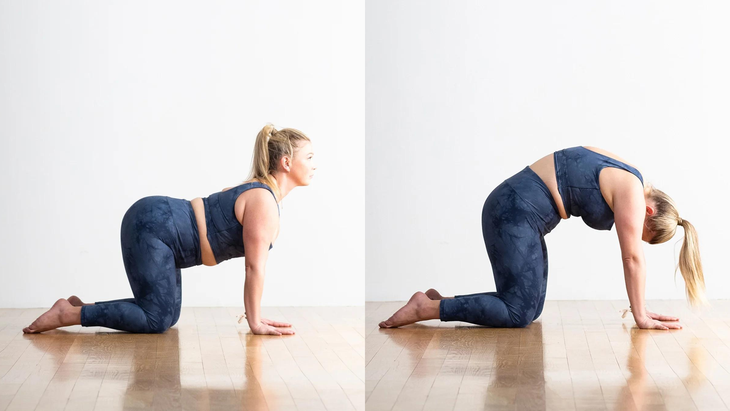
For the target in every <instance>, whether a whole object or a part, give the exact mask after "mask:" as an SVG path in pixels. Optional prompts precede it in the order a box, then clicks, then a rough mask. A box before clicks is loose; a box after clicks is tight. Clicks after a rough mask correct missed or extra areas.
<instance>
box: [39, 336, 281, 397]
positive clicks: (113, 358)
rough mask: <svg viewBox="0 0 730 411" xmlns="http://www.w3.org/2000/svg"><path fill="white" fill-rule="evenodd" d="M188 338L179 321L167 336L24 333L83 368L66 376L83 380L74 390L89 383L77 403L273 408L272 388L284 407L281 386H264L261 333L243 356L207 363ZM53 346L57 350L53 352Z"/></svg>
mask: <svg viewBox="0 0 730 411" xmlns="http://www.w3.org/2000/svg"><path fill="white" fill-rule="evenodd" d="M186 337H189V338H181V333H180V330H179V329H178V328H176V327H173V328H170V329H169V330H167V331H166V332H165V333H163V334H129V333H123V332H98V333H75V332H68V331H64V330H54V331H52V332H48V333H44V334H42V335H33V336H26V337H25V338H27V339H29V340H30V341H31V343H32V345H33V346H34V347H35V348H36V349H38V350H41V351H46V355H47V356H51V357H52V361H53V362H54V363H56V364H58V365H59V366H61V368H63V367H64V366H66V367H67V368H68V369H72V368H74V367H71V366H73V365H75V366H76V367H75V368H76V369H77V371H78V372H76V373H74V372H69V373H67V376H68V378H69V379H74V380H77V383H76V386H75V388H74V389H75V390H77V388H78V389H82V388H83V387H86V388H83V389H84V390H85V391H86V392H85V395H86V397H87V398H86V399H84V398H82V394H81V393H76V395H74V393H72V394H71V398H70V399H69V401H70V402H71V403H73V402H74V401H79V402H83V403H85V404H86V405H91V404H89V400H95V401H96V404H95V407H96V409H123V410H132V409H135V410H137V409H142V408H151V409H155V410H168V409H171V410H180V409H191V410H192V409H196V410H197V409H211V410H234V409H246V410H249V409H250V410H268V409H270V408H269V406H268V405H267V401H266V397H267V394H269V395H268V396H269V397H270V401H273V402H274V404H272V405H274V408H279V407H276V400H277V397H278V395H277V393H276V392H275V389H274V390H272V392H269V393H267V391H266V390H265V389H262V387H261V385H260V384H259V381H261V380H265V379H266V375H264V372H263V371H262V363H263V362H265V361H266V358H267V355H266V354H265V353H262V347H263V339H262V338H260V337H254V336H243V337H242V338H245V339H246V341H245V347H244V349H245V356H243V355H242V356H241V358H233V359H228V358H226V359H224V360H223V361H220V362H217V361H211V362H207V361H206V362H202V361H201V360H200V359H201V353H200V343H199V341H198V336H197V335H196V334H190V335H189V336H186ZM49 344H52V345H53V347H58V348H55V349H50V350H49V349H48V348H49ZM61 347H65V349H64V348H61ZM59 348H60V349H59ZM44 358H45V357H44ZM61 368H59V369H61ZM61 375H64V374H63V373H62V374H61ZM93 387H97V390H96V391H97V392H96V393H94V392H93V389H92V388H93ZM87 388H88V389H87ZM274 388H276V387H274ZM285 389H286V388H285ZM93 408H94V407H91V409H93Z"/></svg>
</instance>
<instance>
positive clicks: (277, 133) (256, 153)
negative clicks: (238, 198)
mask: <svg viewBox="0 0 730 411" xmlns="http://www.w3.org/2000/svg"><path fill="white" fill-rule="evenodd" d="M299 141H310V140H309V137H307V136H305V135H304V133H302V132H301V131H299V130H295V129H293V128H283V129H281V130H277V129H276V128H274V126H273V125H272V124H267V125H265V126H264V128H262V129H261V131H259V134H258V135H257V136H256V143H255V144H254V150H253V159H252V160H251V172H250V173H249V175H248V180H253V181H258V182H259V183H263V184H266V185H267V186H269V187H271V190H272V191H273V192H274V194H275V195H276V199H277V201H278V200H279V198H280V197H281V193H280V191H279V185H278V184H277V183H276V178H274V176H273V173H274V172H276V171H277V167H278V164H279V160H281V158H282V157H284V156H288V157H290V158H293V157H294V151H295V148H296V146H295V143H297V142H299Z"/></svg>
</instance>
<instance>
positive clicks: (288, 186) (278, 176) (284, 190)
mask: <svg viewBox="0 0 730 411" xmlns="http://www.w3.org/2000/svg"><path fill="white" fill-rule="evenodd" d="M271 175H272V176H273V177H274V180H276V185H277V186H278V187H279V202H281V200H283V199H284V197H286V195H287V194H289V192H290V191H292V190H293V189H294V187H296V186H297V185H296V184H295V183H294V182H293V181H292V180H290V179H289V178H288V177H287V175H286V174H284V173H281V172H278V171H277V172H275V173H273V174H271Z"/></svg>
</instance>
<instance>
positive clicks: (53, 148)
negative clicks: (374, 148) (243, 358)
mask: <svg viewBox="0 0 730 411" xmlns="http://www.w3.org/2000/svg"><path fill="white" fill-rule="evenodd" d="M364 35H365V34H364V3H363V2H362V1H348V2H340V1H336V0H332V1H309V2H306V3H303V2H299V1H293V0H292V1H277V2H272V1H255V2H254V1H246V2H238V1H222V2H212V3H211V2H189V1H186V2H179V1H164V2H160V1H156V2H141V1H137V2H111V1H102V2H98V1H87V2H78V1H77V2H64V3H55V2H47V1H43V2H39V1H23V2H18V1H13V2H11V1H3V2H0V137H1V138H2V150H0V167H1V168H0V170H1V171H2V175H3V177H2V180H0V181H2V183H1V184H2V186H0V189H1V190H2V194H3V202H2V205H1V206H0V207H2V208H1V209H0V211H1V212H0V224H1V226H2V231H1V232H0V246H1V247H2V259H0V278H2V287H0V307H42V306H50V305H51V304H52V303H53V302H54V301H55V300H56V299H57V298H59V297H67V296H68V295H70V294H72V293H73V294H77V295H78V296H80V297H81V298H82V299H84V300H89V301H98V300H105V299H113V298H125V297H131V296H132V293H131V289H130V287H129V284H128V282H127V278H126V274H125V271H124V266H123V263H122V258H121V247H120V241H119V229H120V224H121V220H122V216H123V215H124V213H125V211H126V210H127V208H128V207H129V206H130V205H132V203H134V202H135V201H136V200H137V199H139V198H141V197H144V196H147V195H167V196H171V197H176V198H185V199H188V200H189V199H192V198H194V197H198V196H208V195H210V194H211V193H214V192H216V191H219V190H220V189H222V188H223V187H227V186H231V185H235V184H238V183H240V182H241V181H242V180H243V179H245V177H246V176H247V174H248V170H249V165H250V160H251V151H252V148H253V144H254V139H255V137H256V133H257V132H258V131H259V130H260V129H261V128H262V127H263V126H264V125H265V124H266V123H267V122H272V123H274V124H275V125H276V126H277V127H279V128H281V127H295V128H298V129H300V130H302V131H304V132H305V133H307V134H308V135H309V136H310V137H311V138H312V139H313V142H314V147H315V150H316V157H315V158H316V159H317V162H318V166H319V169H318V174H317V176H316V177H315V179H314V181H313V184H312V185H311V186H310V187H307V188H297V189H295V190H294V191H293V192H292V193H290V194H289V196H288V197H287V198H286V199H285V200H284V203H283V209H282V217H281V234H280V236H279V238H278V240H277V243H276V244H275V246H274V249H273V250H272V252H271V254H270V257H269V264H268V270H267V278H266V285H265V289H264V296H263V301H262V303H263V305H361V304H362V301H363V296H364V285H363V284H364V268H363V266H364V153H363V150H364V131H363V130H364V114H363V113H364V100H365V98H364V67H365V63H364ZM343 153H345V154H346V155H343ZM182 274H183V305H184V306H219V305H225V306H241V307H242V306H243V281H244V259H242V258H239V259H234V260H228V261H226V262H224V263H222V264H220V265H219V266H216V267H206V266H199V267H193V268H189V269H185V270H183V273H182Z"/></svg>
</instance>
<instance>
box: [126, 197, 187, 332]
mask: <svg viewBox="0 0 730 411" xmlns="http://www.w3.org/2000/svg"><path fill="white" fill-rule="evenodd" d="M139 203H140V202H138V203H136V204H135V206H132V208H130V211H129V212H128V213H127V215H125V218H124V220H123V222H122V230H121V244H122V258H123V260H124V268H125V270H126V272H127V278H128V279H129V285H130V287H131V288H132V293H133V294H134V298H135V302H136V304H137V305H138V306H139V307H140V308H142V310H144V312H145V314H146V315H147V317H148V319H149V321H151V322H153V323H156V324H154V325H156V326H161V325H166V326H168V327H169V326H170V325H171V324H172V323H173V322H174V319H175V316H176V315H179V310H180V307H179V306H180V304H181V300H180V295H181V290H180V286H181V283H180V269H178V268H177V266H176V263H175V255H174V252H173V250H172V249H171V248H170V246H169V245H168V244H167V242H166V241H163V239H161V238H166V236H168V234H169V233H167V232H166V230H167V229H168V228H167V227H168V225H167V224H166V223H165V221H164V219H163V218H164V213H161V212H158V211H157V210H156V209H155V207H156V205H155V204H154V203H152V204H149V203H148V205H147V206H145V207H138V208H141V209H139V210H133V209H134V208H135V207H136V206H138V204H139ZM159 209H160V210H163V211H164V207H159ZM163 328H164V327H163Z"/></svg>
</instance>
